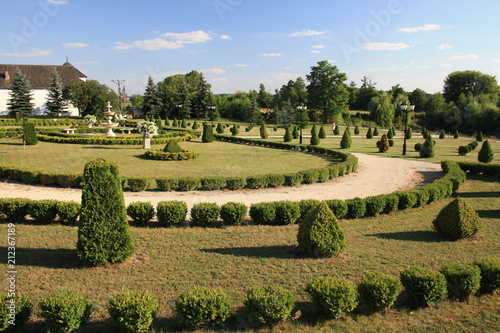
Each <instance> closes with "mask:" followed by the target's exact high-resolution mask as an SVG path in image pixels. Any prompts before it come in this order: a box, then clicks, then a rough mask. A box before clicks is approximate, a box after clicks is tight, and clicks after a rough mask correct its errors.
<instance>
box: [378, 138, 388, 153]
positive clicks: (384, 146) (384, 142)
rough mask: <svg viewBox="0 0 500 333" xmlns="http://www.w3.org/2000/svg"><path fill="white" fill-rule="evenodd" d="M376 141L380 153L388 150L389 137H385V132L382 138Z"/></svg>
mask: <svg viewBox="0 0 500 333" xmlns="http://www.w3.org/2000/svg"><path fill="white" fill-rule="evenodd" d="M377 143H378V150H379V151H380V152H381V153H385V152H386V151H388V150H389V139H388V138H387V135H386V134H383V135H382V138H381V139H380V141H379V142H377Z"/></svg>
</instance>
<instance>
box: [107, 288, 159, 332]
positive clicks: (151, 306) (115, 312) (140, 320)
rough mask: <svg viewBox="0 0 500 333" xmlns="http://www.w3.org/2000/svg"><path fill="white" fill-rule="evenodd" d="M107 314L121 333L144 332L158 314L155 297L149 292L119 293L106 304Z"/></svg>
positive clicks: (125, 291) (123, 291)
mask: <svg viewBox="0 0 500 333" xmlns="http://www.w3.org/2000/svg"><path fill="white" fill-rule="evenodd" d="M108 312H109V315H110V316H111V318H113V319H114V321H115V322H116V323H117V324H118V327H119V328H120V330H121V331H123V332H144V331H147V330H148V329H149V327H150V326H151V325H152V324H153V319H154V318H155V316H156V313H158V301H157V299H156V296H155V295H153V294H152V293H150V292H149V291H145V290H143V291H130V290H128V289H125V290H122V291H120V292H119V293H118V294H116V295H114V296H113V297H111V299H110V300H109V302H108Z"/></svg>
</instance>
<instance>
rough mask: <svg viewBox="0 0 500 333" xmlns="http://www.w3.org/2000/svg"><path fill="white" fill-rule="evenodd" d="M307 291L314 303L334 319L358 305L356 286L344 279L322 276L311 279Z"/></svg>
mask: <svg viewBox="0 0 500 333" xmlns="http://www.w3.org/2000/svg"><path fill="white" fill-rule="evenodd" d="M306 292H307V293H308V294H309V295H310V296H311V299H312V301H313V303H314V305H315V306H316V307H317V308H318V309H319V310H320V311H321V312H323V313H325V314H326V315H328V316H329V317H331V318H333V319H336V318H339V317H341V316H343V315H345V314H347V313H349V312H351V311H352V310H354V309H355V308H356V306H357V305H358V300H357V299H358V295H357V292H356V286H355V285H354V284H353V283H352V282H349V281H347V280H344V279H338V278H333V277H320V278H316V279H313V280H310V281H308V283H307V286H306Z"/></svg>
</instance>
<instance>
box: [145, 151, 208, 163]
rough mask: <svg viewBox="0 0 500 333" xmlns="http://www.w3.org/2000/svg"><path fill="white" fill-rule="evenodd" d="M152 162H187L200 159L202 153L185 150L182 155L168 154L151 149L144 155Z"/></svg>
mask: <svg viewBox="0 0 500 333" xmlns="http://www.w3.org/2000/svg"><path fill="white" fill-rule="evenodd" d="M144 156H146V157H147V158H149V159H151V160H159V161H186V160H192V159H195V158H198V157H199V156H200V153H199V152H197V151H194V150H187V149H183V150H182V153H166V152H164V151H161V150H155V149H151V150H148V151H146V152H145V153H144Z"/></svg>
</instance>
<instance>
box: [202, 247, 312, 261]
mask: <svg viewBox="0 0 500 333" xmlns="http://www.w3.org/2000/svg"><path fill="white" fill-rule="evenodd" d="M201 251H203V252H207V253H217V254H224V255H230V256H236V257H250V258H276V259H297V257H301V256H302V255H301V253H299V251H298V249H297V247H296V246H262V247H232V248H221V249H202V250H201Z"/></svg>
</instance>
